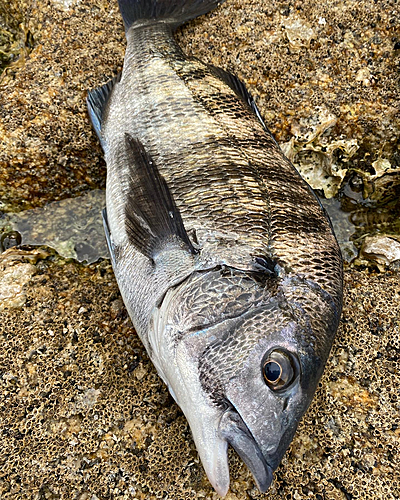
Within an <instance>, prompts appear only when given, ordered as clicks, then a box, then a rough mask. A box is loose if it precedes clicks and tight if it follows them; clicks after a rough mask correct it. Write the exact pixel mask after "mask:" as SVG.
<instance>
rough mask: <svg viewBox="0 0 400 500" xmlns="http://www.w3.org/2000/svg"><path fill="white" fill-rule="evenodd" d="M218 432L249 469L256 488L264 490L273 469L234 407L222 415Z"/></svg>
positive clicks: (271, 476) (266, 488) (270, 478)
mask: <svg viewBox="0 0 400 500" xmlns="http://www.w3.org/2000/svg"><path fill="white" fill-rule="evenodd" d="M219 433H220V436H221V437H222V438H223V439H226V441H227V442H228V443H229V444H230V445H231V446H232V447H233V449H234V450H235V451H236V453H237V454H238V455H239V456H240V458H241V459H242V460H243V462H244V463H245V464H246V465H247V467H248V468H249V469H250V471H251V473H252V474H253V476H254V479H255V481H256V483H257V486H258V489H259V490H260V491H261V492H263V493H264V492H266V491H267V490H268V488H269V487H270V485H271V483H272V481H273V470H274V469H273V468H272V467H271V466H270V465H269V463H268V462H267V460H266V458H265V456H264V454H263V452H262V451H261V448H260V447H259V445H258V444H257V442H256V440H255V438H254V436H253V434H252V433H251V431H250V429H249V428H248V427H247V425H246V424H245V422H244V421H243V419H242V418H241V416H240V415H239V413H237V412H236V411H235V410H234V409H229V410H227V411H226V412H225V413H224V414H223V415H222V418H221V421H220V424H219Z"/></svg>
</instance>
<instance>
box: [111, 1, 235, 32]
mask: <svg viewBox="0 0 400 500" xmlns="http://www.w3.org/2000/svg"><path fill="white" fill-rule="evenodd" d="M224 1H225V0H118V4H119V10H120V11H121V15H122V18H123V20H124V25H125V30H126V31H128V29H129V28H130V27H131V26H132V24H134V23H136V22H138V21H145V20H147V21H151V20H153V21H164V22H168V23H169V24H171V25H172V26H174V27H175V28H177V27H178V26H180V25H181V24H183V23H185V22H186V21H189V20H190V19H194V18H195V17H198V16H201V15H203V14H206V13H207V12H209V11H210V10H212V9H214V8H215V7H217V6H218V5H219V4H220V3H222V2H224Z"/></svg>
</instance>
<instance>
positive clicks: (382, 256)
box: [360, 234, 400, 268]
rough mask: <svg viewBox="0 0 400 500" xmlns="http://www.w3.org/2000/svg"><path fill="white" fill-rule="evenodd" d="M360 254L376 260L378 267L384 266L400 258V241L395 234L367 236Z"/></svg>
mask: <svg viewBox="0 0 400 500" xmlns="http://www.w3.org/2000/svg"><path fill="white" fill-rule="evenodd" d="M360 256H361V257H362V258H365V259H368V260H374V261H375V262H376V263H377V264H378V267H380V268H381V267H384V266H385V265H389V264H391V263H392V262H395V261H396V260H400V241H399V240H398V239H397V238H396V237H395V236H387V235H384V234H378V235H375V236H367V237H366V238H365V240H364V243H363V245H362V247H361V253H360Z"/></svg>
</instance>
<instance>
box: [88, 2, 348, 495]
mask: <svg viewBox="0 0 400 500" xmlns="http://www.w3.org/2000/svg"><path fill="white" fill-rule="evenodd" d="M171 3H172V6H171V5H170V4H171ZM180 4H182V5H180ZM216 4H217V2H215V1H212V0H180V1H175V2H168V1H167V0H156V1H154V0H152V1H151V2H145V1H144V0H120V9H121V12H122V14H123V17H124V21H125V26H126V37H127V49H126V56H125V61H124V68H123V71H122V75H121V76H120V77H119V78H117V79H116V80H114V81H113V82H111V83H109V84H107V85H105V86H103V87H102V88H100V89H97V90H95V91H92V92H91V93H90V95H89V98H88V106H89V113H90V115H91V118H92V121H93V124H94V126H95V129H96V131H97V133H98V135H99V138H100V141H101V143H102V146H103V149H104V153H105V159H106V163H107V212H106V216H105V228H106V235H107V238H108V243H109V248H110V252H111V254H112V260H113V268H114V272H115V276H116V279H117V281H118V285H119V288H120V291H121V294H122V296H123V299H124V302H125V305H126V307H127V309H128V312H129V314H130V317H131V319H132V322H133V324H134V326H135V328H136V330H137V332H138V334H139V336H140V337H141V339H142V341H143V343H144V345H145V347H146V349H147V351H148V353H149V356H150V358H151V360H152V362H153V363H154V365H155V367H156V368H157V371H158V373H159V374H160V376H161V377H162V379H163V380H164V382H165V383H166V384H167V385H168V388H169V390H170V392H171V394H172V395H173V397H174V398H175V400H176V401H177V403H178V404H179V405H180V407H181V408H182V410H183V412H184V413H185V415H186V417H187V419H188V421H189V424H190V427H191V430H192V433H193V438H194V440H195V443H196V446H197V449H198V452H199V454H200V457H201V460H202V463H203V465H204V468H205V471H206V473H207V475H208V477H209V479H210V481H211V483H212V485H213V486H214V488H215V489H216V491H217V492H218V493H219V494H221V495H225V494H226V492H227V490H228V487H229V468H228V462H227V446H228V444H231V445H232V446H233V447H234V448H235V450H236V451H237V452H238V454H239V455H240V456H241V457H242V459H243V460H244V461H245V463H246V464H247V465H248V467H249V468H250V470H251V471H252V473H253V475H254V477H255V480H256V482H257V485H258V487H259V488H260V490H262V491H265V490H266V489H267V488H268V487H269V485H270V483H271V481H272V477H273V476H272V472H273V470H274V469H275V468H276V467H277V466H278V464H279V462H280V460H281V458H282V456H283V454H284V453H285V451H286V449H287V447H288V446H289V444H290V442H291V440H292V438H293V435H294V433H295V430H296V428H297V425H298V422H299V420H300V418H301V416H302V415H303V414H304V412H305V411H306V409H307V407H308V405H309V404H310V402H311V400H312V397H313V394H314V392H315V389H316V386H317V384H318V381H319V379H320V377H321V375H322V371H323V368H324V365H325V363H326V360H327V357H328V354H329V351H330V348H331V345H332V342H333V338H334V335H335V332H336V329H337V326H338V322H339V318H340V313H341V304H342V261H341V255H340V251H339V248H338V245H337V242H336V239H335V237H334V234H333V232H332V228H331V225H330V222H329V220H328V218H327V216H326V214H325V213H324V210H323V209H322V208H321V205H320V203H319V201H318V199H317V198H316V196H315V195H314V193H313V192H312V190H311V189H310V188H309V186H308V185H307V184H306V183H305V182H304V181H303V180H302V179H301V178H300V176H299V175H298V173H297V172H296V170H295V169H294V167H293V166H292V165H291V164H290V162H289V161H288V160H287V159H286V158H285V157H284V155H283V154H282V152H281V150H280V149H279V146H278V145H277V144H276V142H275V140H274V139H273V137H272V136H271V134H270V133H269V132H268V130H267V129H266V127H265V125H264V124H263V122H262V120H261V118H260V116H259V113H258V111H257V108H256V107H255V105H254V103H253V101H252V99H251V97H250V96H249V95H248V94H247V92H246V90H245V88H244V86H243V84H241V82H240V81H238V80H237V79H236V78H235V77H233V76H232V75H229V74H228V73H226V72H224V71H223V70H220V69H218V68H215V67H212V66H209V65H206V64H203V63H202V62H200V61H198V60H195V59H189V58H187V57H186V56H185V55H184V54H183V52H182V51H181V49H180V48H179V46H178V45H177V44H176V42H175V40H174V38H173V30H174V29H175V28H176V26H178V25H179V24H181V23H182V22H184V21H185V20H187V19H190V18H193V17H196V16H197V15H200V14H202V13H204V12H206V11H207V10H209V9H210V8H212V7H214V6H215V5H216ZM144 5H145V7H144Z"/></svg>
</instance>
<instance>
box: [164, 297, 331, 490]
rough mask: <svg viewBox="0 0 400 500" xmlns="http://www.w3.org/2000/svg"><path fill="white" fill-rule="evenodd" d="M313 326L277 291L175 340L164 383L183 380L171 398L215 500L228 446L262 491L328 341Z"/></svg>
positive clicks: (224, 478)
mask: <svg viewBox="0 0 400 500" xmlns="http://www.w3.org/2000/svg"><path fill="white" fill-rule="evenodd" d="M315 300H316V301H318V300H319V298H318V297H315ZM320 310H321V308H319V311H320ZM324 311H325V313H326V314H328V312H327V310H326V308H325V310H324ZM316 324H317V325H319V326H320V322H318V321H317V322H316ZM313 326H314V328H315V327H316V326H315V322H314V323H313V321H312V320H310V318H309V317H308V315H307V314H306V313H305V312H304V309H303V308H302V307H300V306H298V304H297V305H291V304H289V303H288V300H287V298H286V297H285V295H284V294H283V293H278V294H276V295H274V296H272V297H269V299H268V300H267V301H266V302H265V303H262V304H259V305H258V306H257V307H256V308H250V309H248V310H247V311H246V312H244V313H243V314H240V315H238V316H236V317H232V318H228V319H226V320H223V321H220V322H217V323H216V324H213V325H208V326H207V327H205V328H202V329H200V328H199V329H197V330H196V329H194V330H193V329H192V330H191V332H190V333H187V334H186V335H184V336H181V338H180V339H179V341H178V345H177V348H176V357H175V360H176V363H170V364H169V369H170V370H178V371H179V374H177V373H174V374H172V375H170V376H169V377H166V379H168V380H169V381H171V380H175V381H176V380H177V379H178V378H180V380H181V381H183V383H181V384H180V387H178V389H177V390H175V388H173V391H171V392H172V393H173V395H174V397H175V399H176V401H177V402H178V404H179V405H180V406H181V408H182V409H183V411H184V413H185V415H186V417H187V419H188V421H189V424H190V427H191V430H192V434H193V438H194V440H195V443H196V447H197V449H198V452H199V454H200V457H201V460H202V463H203V466H204V469H205V471H206V473H207V476H208V478H209V480H210V482H211V483H212V485H213V486H214V488H215V489H216V491H217V492H218V493H219V494H220V495H222V496H224V495H225V494H226V492H227V490H228V487H229V466H228V459H227V447H228V445H231V446H232V447H233V448H234V449H235V451H236V452H237V453H238V455H239V456H240V457H241V458H242V460H243V461H244V462H245V463H246V465H247V466H248V468H249V469H250V471H251V472H252V474H253V476H254V478H255V481H256V483H257V486H258V488H259V489H260V491H263V492H264V491H266V490H267V489H268V488H269V486H270V484H271V482H272V480H273V471H274V470H275V469H276V468H277V466H278V465H279V463H280V461H281V459H282V457H283V455H284V453H285V451H286V450H287V448H288V446H289V445H290V443H291V441H292V438H293V435H294V433H295V431H296V428H297V426H298V423H299V421H300V419H301V417H302V416H303V414H304V413H305V411H306V410H307V407H308V406H309V404H310V402H311V400H312V397H313V395H314V392H315V389H316V387H317V385H318V381H319V379H320V377H321V375H322V371H323V367H324V364H325V362H326V359H327V356H328V353H329V350H330V346H331V343H332V340H333V337H330V332H318V331H314V330H313ZM333 329H335V327H334V328H333ZM319 333H321V335H319ZM171 385H174V384H173V383H172V384H171ZM178 385H179V384H178ZM175 387H177V385H176V384H175Z"/></svg>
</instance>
